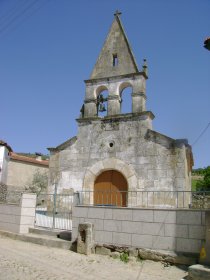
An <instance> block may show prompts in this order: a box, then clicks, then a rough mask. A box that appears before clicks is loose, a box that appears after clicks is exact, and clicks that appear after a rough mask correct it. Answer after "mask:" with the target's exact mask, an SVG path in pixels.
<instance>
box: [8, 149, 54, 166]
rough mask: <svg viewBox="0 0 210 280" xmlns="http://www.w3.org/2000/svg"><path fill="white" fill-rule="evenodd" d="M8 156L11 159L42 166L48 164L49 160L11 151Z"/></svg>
mask: <svg viewBox="0 0 210 280" xmlns="http://www.w3.org/2000/svg"><path fill="white" fill-rule="evenodd" d="M10 158H11V159H12V160H16V161H21V162H26V163H32V164H37V165H43V166H49V161H48V160H42V159H36V158H32V157H27V156H23V155H18V154H16V153H13V152H11V154H10Z"/></svg>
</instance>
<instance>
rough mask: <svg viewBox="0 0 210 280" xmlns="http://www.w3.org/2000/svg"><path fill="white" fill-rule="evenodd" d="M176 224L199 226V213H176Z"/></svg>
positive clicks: (188, 211) (187, 211)
mask: <svg viewBox="0 0 210 280" xmlns="http://www.w3.org/2000/svg"><path fill="white" fill-rule="evenodd" d="M176 213H177V217H176V221H177V224H184V225H201V211H190V210H186V211H177V212H176Z"/></svg>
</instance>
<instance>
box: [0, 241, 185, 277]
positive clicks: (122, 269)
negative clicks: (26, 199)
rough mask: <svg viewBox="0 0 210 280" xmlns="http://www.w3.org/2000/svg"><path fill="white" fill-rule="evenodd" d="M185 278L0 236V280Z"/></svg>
mask: <svg viewBox="0 0 210 280" xmlns="http://www.w3.org/2000/svg"><path fill="white" fill-rule="evenodd" d="M186 275H187V272H186V271H185V267H176V266H164V265H163V264H162V263H160V262H153V261H140V262H136V261H132V262H129V263H124V262H122V261H120V260H119V259H113V258H111V257H108V256H100V255H91V256H85V255H80V254H77V253H74V252H71V251H68V250H63V249H55V248H48V247H44V246H40V245H36V244H32V243H27V242H22V241H18V240H12V239H9V238H5V237H2V236H0V279H1V280H26V279H27V280H35V279H40V280H42V279H43V280H67V279H68V280H69V279H71V280H78V279H79V280H83V279H88V280H92V279H114V280H115V279H116V280H124V279H125V280H131V279H132V280H181V279H183V278H184V277H185V276H186Z"/></svg>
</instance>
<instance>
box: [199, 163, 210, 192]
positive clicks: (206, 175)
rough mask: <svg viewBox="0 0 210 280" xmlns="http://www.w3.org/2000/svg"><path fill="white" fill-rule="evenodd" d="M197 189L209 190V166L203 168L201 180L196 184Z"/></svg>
mask: <svg viewBox="0 0 210 280" xmlns="http://www.w3.org/2000/svg"><path fill="white" fill-rule="evenodd" d="M196 190H197V191H210V166H208V167H207V168H205V170H204V177H203V180H200V181H198V182H197V184H196Z"/></svg>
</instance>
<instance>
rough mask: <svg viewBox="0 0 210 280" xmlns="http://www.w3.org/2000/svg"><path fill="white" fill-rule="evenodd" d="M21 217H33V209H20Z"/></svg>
mask: <svg viewBox="0 0 210 280" xmlns="http://www.w3.org/2000/svg"><path fill="white" fill-rule="evenodd" d="M21 215H23V216H31V217H34V216H35V208H22V209H21Z"/></svg>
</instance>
